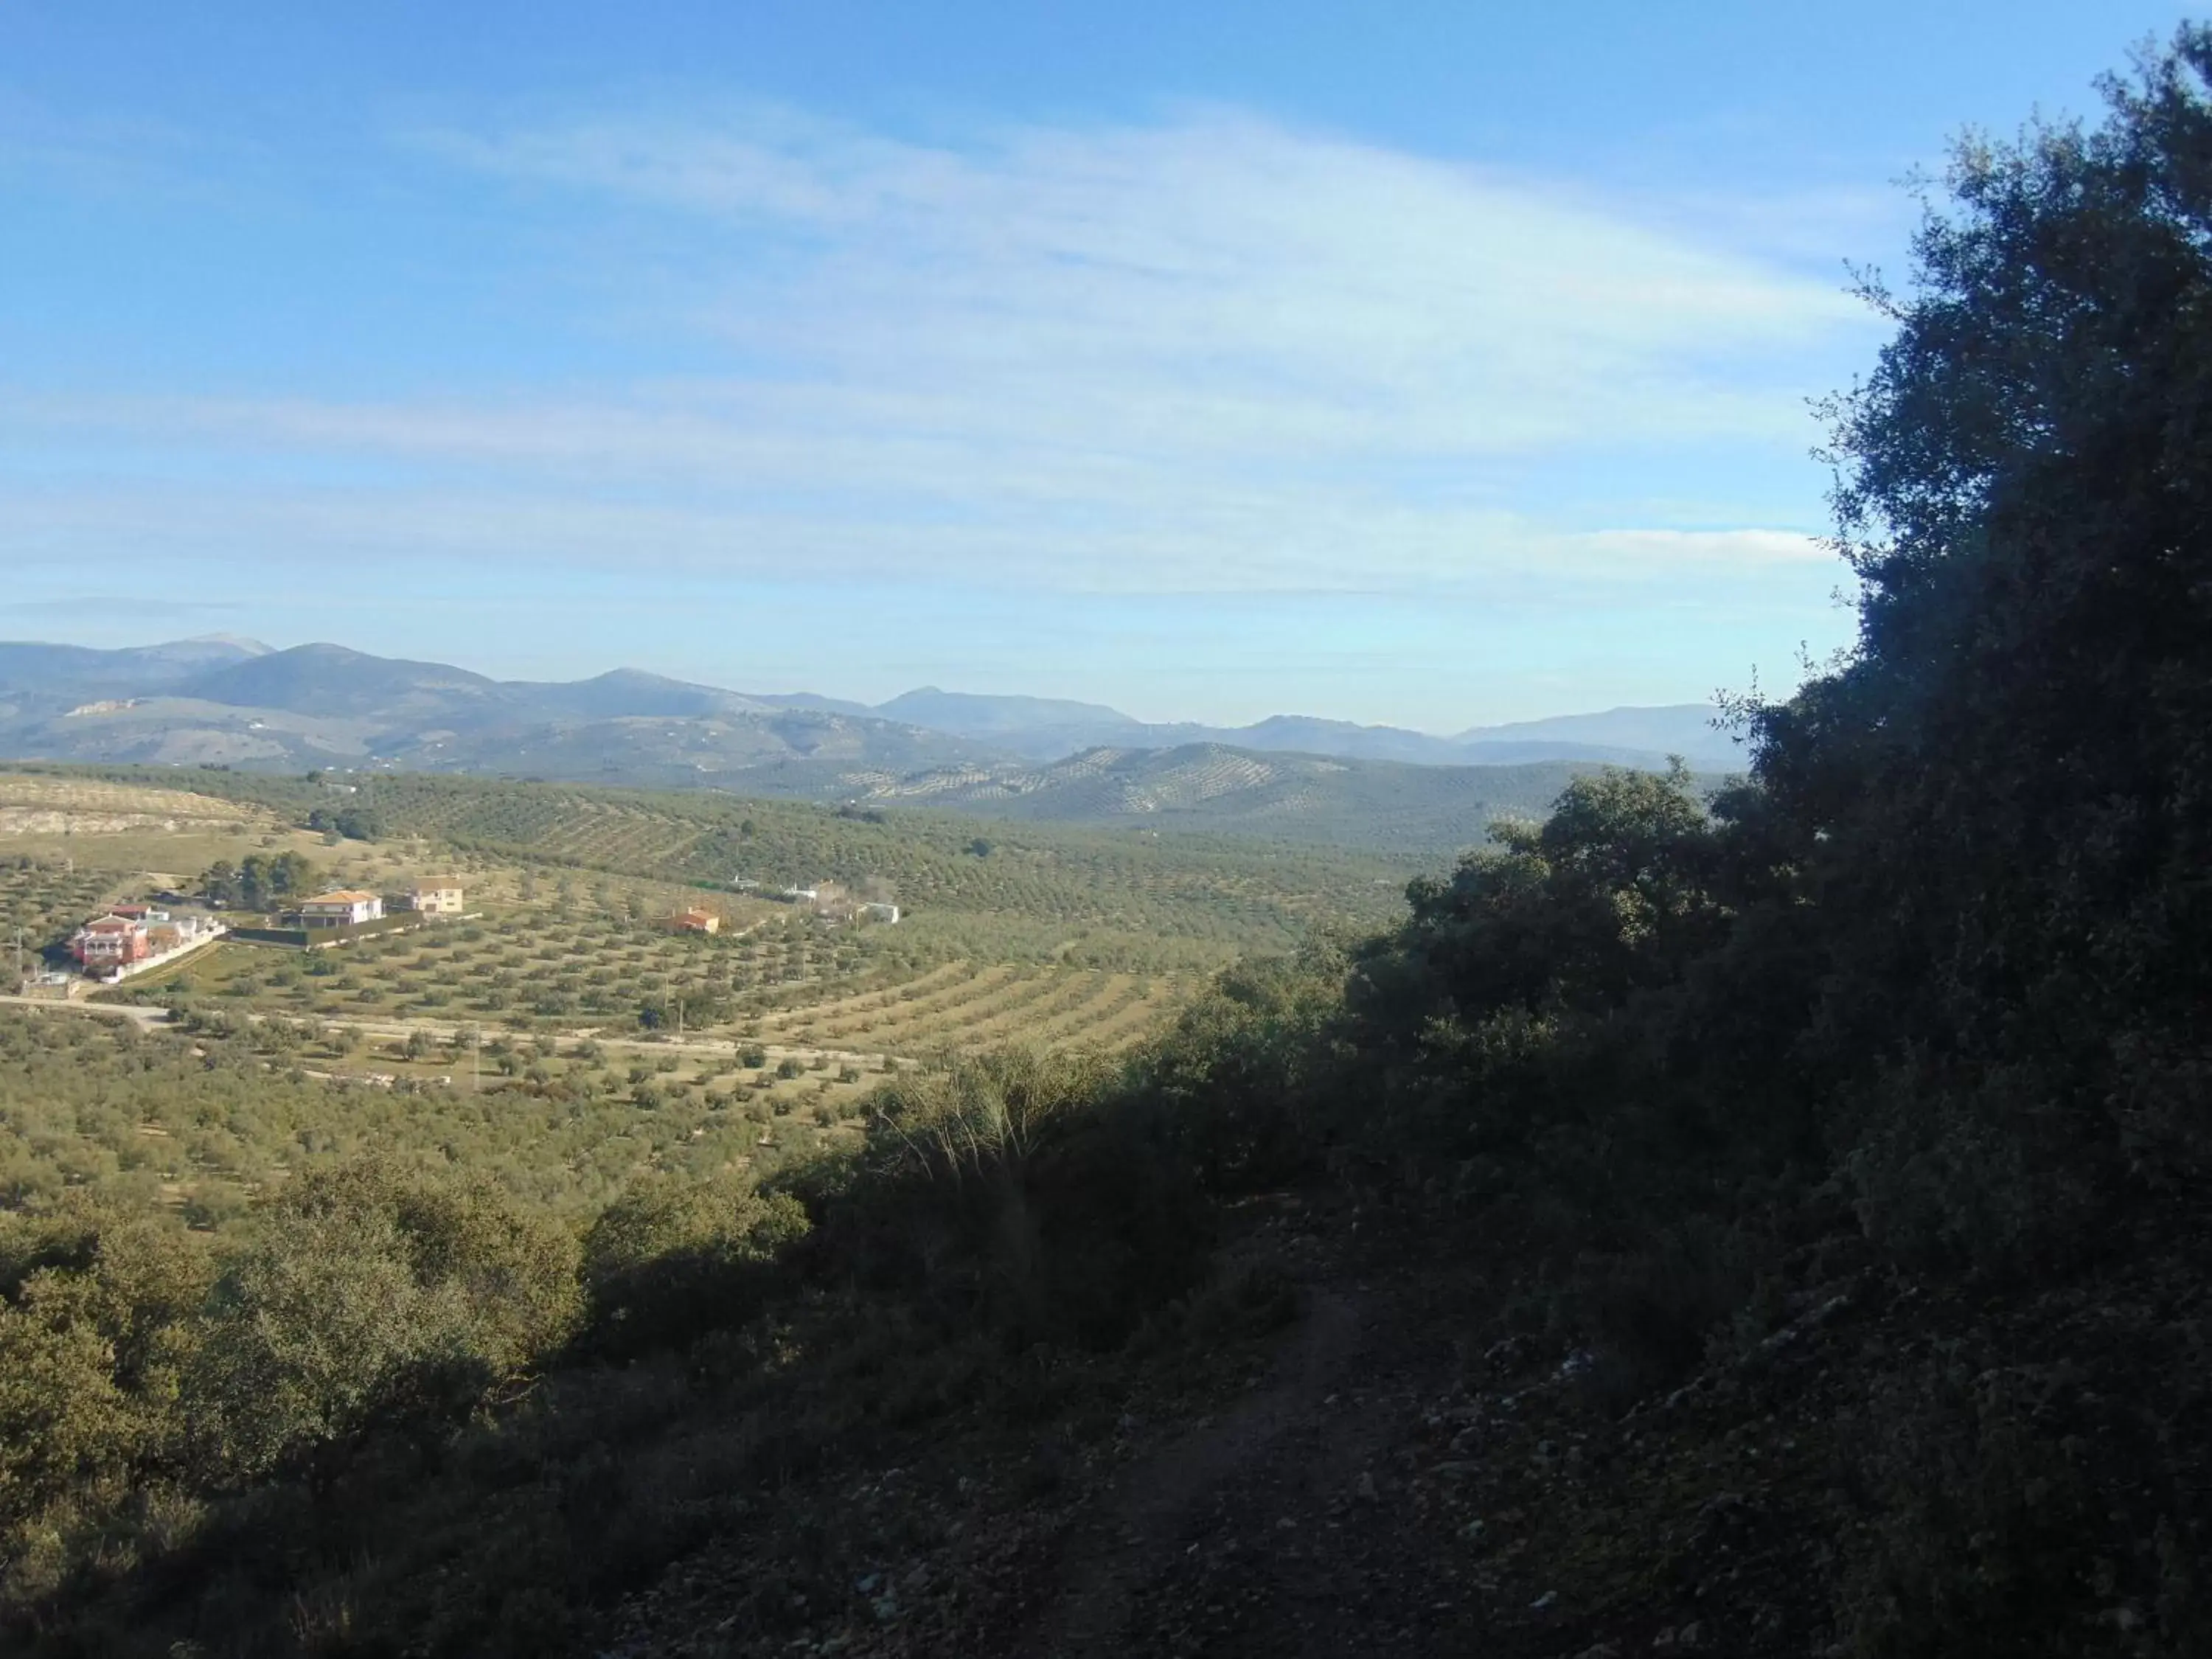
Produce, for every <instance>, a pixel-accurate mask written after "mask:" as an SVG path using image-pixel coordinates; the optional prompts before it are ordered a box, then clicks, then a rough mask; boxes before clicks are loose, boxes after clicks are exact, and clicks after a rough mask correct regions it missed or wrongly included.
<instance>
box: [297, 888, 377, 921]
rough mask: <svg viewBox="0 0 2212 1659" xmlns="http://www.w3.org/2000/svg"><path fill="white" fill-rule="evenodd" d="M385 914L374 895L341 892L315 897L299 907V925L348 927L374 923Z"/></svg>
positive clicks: (353, 891)
mask: <svg viewBox="0 0 2212 1659" xmlns="http://www.w3.org/2000/svg"><path fill="white" fill-rule="evenodd" d="M383 914H384V901H383V900H382V899H380V898H379V897H377V896H376V895H375V894H374V893H362V892H356V891H355V890H353V889H351V888H340V889H339V890H337V892H335V893H318V894H316V895H315V896H314V897H313V898H311V899H308V900H306V901H305V902H302V903H301V906H300V925H301V927H357V926H359V925H360V924H361V923H362V922H364V921H376V920H377V919H378V918H379V917H380V916H381V915H383Z"/></svg>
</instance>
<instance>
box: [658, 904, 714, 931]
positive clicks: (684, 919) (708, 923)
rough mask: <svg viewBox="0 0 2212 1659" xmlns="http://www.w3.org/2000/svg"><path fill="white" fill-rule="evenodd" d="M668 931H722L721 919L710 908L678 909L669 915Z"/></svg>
mask: <svg viewBox="0 0 2212 1659" xmlns="http://www.w3.org/2000/svg"><path fill="white" fill-rule="evenodd" d="M668 931H669V932H671V933H720V932H721V931H722V919H721V917H720V916H718V915H715V914H714V912H713V911H712V910H700V909H690V910H678V912H677V913H676V914H675V915H672V916H671V917H669V919H668Z"/></svg>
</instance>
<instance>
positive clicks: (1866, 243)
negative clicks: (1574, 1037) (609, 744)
mask: <svg viewBox="0 0 2212 1659" xmlns="http://www.w3.org/2000/svg"><path fill="white" fill-rule="evenodd" d="M2181 15H2182V13H2181V12H2180V10H2179V9H2176V8H2172V7H2169V6H2165V5H2157V4H2149V3H2139V0H2108V3H2104V4H2101V5H2097V6H2088V5H2082V4H2080V3H2065V4H2062V3H2048V0H2026V3H2006V4H1996V3H1955V4H1954V3H1942V0H1929V3H1920V4H1911V5H1908V4H1901V3H1891V0H1875V3H1870V4H1861V5H1858V6H1856V7H1852V8H1848V9H1814V8H1804V7H1784V6H1777V5H1774V4H1771V3H1759V4H1750V3H1742V4H1739V3H1712V4H1696V3H1685V4H1682V5H1677V6H1667V7H1657V6H1652V5H1650V4H1649V3H1642V4H1635V5H1628V4H1611V3H1606V4H1592V5H1584V6H1581V7H1577V8H1563V7H1551V6H1546V7H1539V6H1534V5H1522V6H1515V7H1506V6H1499V5H1480V4H1470V3H1465V0H1462V3H1457V4H1450V5H1444V4H1437V5H1422V4H1411V3H1402V4H1384V5H1370V6H1358V7H1354V6H1347V5H1342V4H1338V5H1329V6H1323V5H1318V4H1310V3H1293V0H1269V3H1267V4H1264V5H1262V4H1248V3H1243V0H1230V3H1218V0H1217V3H1212V4H1209V5H1206V6H1204V7H1193V6H1189V5H1188V4H1175V5H1169V4H1158V3H1152V0H1116V3H1113V4H1091V3H1081V4H1060V5H1055V6H1052V7H1040V6H1036V5H1033V4H1032V5H1024V6H1016V5H1011V4H983V3H968V4H957V5H954V4H937V3H911V0H910V3H899V4H893V3H888V0H886V3H874V4H857V3H836V0H815V3H810V4H807V5H805V6H796V5H791V6H778V7H773V8H772V7H768V6H764V5H760V4H757V3H756V4H751V5H732V4H729V3H720V4H714V3H651V0H633V3H627V4H623V5H619V6H617V5H613V4H604V5H597V4H594V5H587V4H580V3H562V0H539V3H535V4H531V5H527V6H526V5H520V4H507V3H499V0H494V3H475V4H471V5H468V6H455V5H453V4H451V3H442V4H438V5H428V4H412V3H387V4H383V5H379V6H375V7H360V8H344V9H341V8H336V7H320V6H299V5H292V6H280V5H276V4H273V3H263V4H258V5H251V6H249V5H242V4H231V3H222V0H212V3H203V4H200V5H197V6H194V7H190V8H184V7H177V6H173V5H155V4H151V3H141V4H131V5H122V4H108V3H101V0H65V3H64V0H51V3H43V4H42V3H21V0H0V636H9V637H16V638H47V639H68V640H75V641H82V642H84V643H88V644H101V645H113V644H125V643H138V642H143V641H148V640H151V639H154V638H159V637H168V636H173V635H183V634H194V633H204V632H215V631H224V632H234V633H240V634H248V635H256V636H258V637H261V638H264V639H266V640H268V641H270V642H272V643H275V644H278V645H289V644H295V643H299V642H301V641H307V640H311V639H335V640H337V641H342V642H344V643H348V644H352V645H356V646H358V647H362V648H365V649H369V650H374V651H379V652H382V653H390V654H401V655H412V656H423V657H432V658H437V659H447V660H453V661H458V662H461V663H464V664H465V665H469V666H471V667H476V668H479V669H482V670H483V671H489V672H493V673H499V674H507V675H515V676H529V677H532V678H544V677H554V676H561V677H567V676H572V675H581V674H586V673H593V672H598V671H601V670H604V669H605V668H609V667H611V666H614V665H617V664H624V663H627V664H634V665H639V666H642V667H647V668H652V669H655V670H658V671H663V672H667V673H673V674H678V675H682V676H684V677H687V678H700V679H705V680H709V681H712V682H714V683H716V684H727V685H732V686H737V687H739V688H741V689H750V690H790V689H802V688H803V689H808V690H820V691H824V692H829V693H832V694H836V695H842V696H859V697H865V698H868V699H870V700H874V699H879V698H882V697H884V696H890V695H891V694H893V693H895V692H896V691H898V690H903V689H905V688H907V687H908V686H911V685H915V684H921V683H925V682H927V683H934V684H940V685H945V686H948V687H955V688H958V689H963V690H989V691H1017V690H1019V691H1030V692H1035V693H1039V694H1045V695H1054V696H1078V697H1085V698H1090V699H1094V700H1097V701H1103V702H1112V703H1114V704H1115V705H1117V706H1119V707H1121V708H1127V710H1129V711H1130V712H1132V713H1133V714H1139V715H1141V716H1144V717H1147V718H1154V719H1176V718H1188V719H1205V720H1249V719H1253V718H1256V717H1258V716H1261V715H1263V714H1270V713H1275V712H1297V713H1311V714H1328V715H1334V716H1338V717H1342V718H1350V719H1358V720H1378V721H1381V720H1387V721H1391V722H1395V723H1399V724H1405V725H1411V726H1420V727H1424V728H1426V729H1431V730H1437V731H1452V730H1457V729H1459V728H1462V727H1464V726H1469V725H1474V724H1479V723H1487V722H1490V721H1494V720H1512V719H1519V718H1524V717H1528V716H1533V715H1538V714H1551V713H1562V712H1568V711H1571V710H1577V709H1583V708H1602V707H1607V706H1611V705H1613V704H1618V703H1629V702H1643V703H1650V702H1683V701H1689V700H1692V699H1696V698H1699V697H1702V696H1706V695H1708V694H1710V693H1711V692H1712V691H1714V690H1717V689H1721V688H1729V689H1741V688H1742V687H1744V686H1746V685H1747V684H1749V683H1750V682H1751V681H1752V679H1753V676H1754V674H1756V676H1757V678H1758V680H1759V684H1762V685H1763V686H1766V687H1769V688H1772V687H1776V686H1780V685H1786V684H1788V683H1790V681H1791V680H1792V679H1794V678H1795V676H1796V672H1797V663H1798V661H1799V659H1800V655H1801V652H1803V651H1809V652H1810V653H1813V654H1814V655H1815V656H1818V655H1820V654H1822V653H1826V652H1827V651H1829V650H1831V649H1832V648H1834V647H1836V646H1837V645H1838V644H1839V643H1840V642H1841V641H1844V639H1846V638H1847V637H1848V635H1849V617H1848V614H1847V613H1845V612H1844V611H1841V610H1839V609H1838V606H1837V605H1836V603H1835V600H1834V595H1835V592H1836V590H1837V588H1838V585H1839V582H1840V581H1841V580H1842V574H1843V573H1842V571H1841V569H1840V568H1839V567H1838V565H1837V563H1836V562H1834V561H1833V560H1832V558H1831V557H1829V556H1827V555H1826V554H1825V553H1824V552H1823V551H1822V550H1820V547H1819V545H1818V544H1817V540H1816V538H1817V537H1818V536H1819V534H1820V532H1821V530H1822V528H1823V526H1824V523H1825V516H1826V515H1825V507H1824V504H1823V499H1822V498H1823V494H1824V491H1825V489H1826V483H1827V480H1826V473H1825V471H1823V469H1822V468H1821V467H1820V465H1818V464H1816V463H1815V462H1814V461H1813V460H1812V459H1810V454H1809V452H1810V450H1811V449H1812V447H1814V444H1815V443H1816V442H1817V441H1818V440H1819V436H1820V433H1819V429H1818V428H1817V426H1816V424H1815V423H1814V420H1813V418H1812V416H1810V414H1809V413H1808V410H1807V406H1806V405H1807V400H1808V398H1811V397H1814V396H1817V395H1818V394H1820V393H1822V392H1826V391H1829V390H1832V389H1834V388H1836V387H1838V386H1843V385H1845V384H1847V383H1848V382H1849V380H1850V378H1851V376H1852V375H1853V374H1854V373H1855V372H1857V370H1859V369H1861V368H1863V367H1864V366H1865V365H1866V364H1867V363H1868V362H1869V361H1870V360H1871V357H1872V354H1873V352H1874V350H1875V348H1876V346H1877V345H1878V344H1879V342H1880V339H1881V334H1880V331H1879V330H1878V328H1877V326H1876V325H1875V322H1874V320H1873V319H1871V318H1869V316H1868V315H1867V314H1866V313H1864V312H1863V310H1862V308H1861V307H1858V306H1857V304H1856V302H1854V301H1851V300H1850V298H1849V297H1848V296H1847V295H1845V293H1844V285H1845V281H1846V277H1845V270H1844V265H1845V262H1846V261H1857V262H1869V263H1873V264H1879V265H1881V266H1883V267H1884V268H1886V269H1887V270H1892V271H1896V270H1899V267H1900V266H1901V264H1902V250H1903V247H1904V244H1905V237H1906V235H1907V234H1908V232H1909V230H1910V227H1911V221H1912V215H1913V211H1914V210H1913V208H1912V204H1911V200H1910V198H1909V197H1908V196H1907V195H1906V194H1905V192H1904V191H1902V190H1900V189H1899V183H1898V181H1899V179H1901V178H1903V177H1904V176H1905V174H1906V173H1909V172H1911V170H1912V169H1914V168H1916V167H1940V165H1941V162H1942V155H1943V150H1944V146H1945V144H1946V143H1947V141H1948V138H1949V137H1951V136H1952V135H1954V133H1956V132H1957V131H1959V130H1960V128H1961V127H1963V126H1966V125H1982V126H1985V127H1990V128H1993V129H1995V130H1996V131H2002V132H2008V131H2011V130H2013V129H2014V128H2015V126H2016V125H2018V123H2019V122H2020V121H2021V119H2022V118H2025V117H2026V116H2027V114H2028V113H2029V112H2031V111H2033V110H2034V109H2036V108H2039V107H2040V108H2042V109H2044V110H2045V111H2046V112H2081V113H2089V112H2093V109H2094V107H2095V95H2094V93H2093V88H2092V82H2093V77H2094V76H2096V75H2097V74H2098V73H2099V72H2100V71H2103V70H2111V69H2117V68H2120V67H2122V66H2124V63H2125V60H2126V57H2127V54H2128V52H2129V50H2130V48H2131V47H2132V46H2136V45H2137V44H2139V43H2141V42H2142V41H2143V40H2146V39H2148V38H2149V37H2152V36H2154V35H2155V36H2164V35H2165V34H2166V33H2170V31H2171V29H2172V26H2173V24H2174V23H2175V22H2176V21H2178V20H2179V17H2180V16H2181Z"/></svg>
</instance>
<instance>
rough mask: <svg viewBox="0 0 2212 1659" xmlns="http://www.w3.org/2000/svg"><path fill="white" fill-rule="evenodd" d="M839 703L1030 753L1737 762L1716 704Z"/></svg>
mask: <svg viewBox="0 0 2212 1659" xmlns="http://www.w3.org/2000/svg"><path fill="white" fill-rule="evenodd" d="M824 706H827V705H824ZM836 706H837V707H839V708H842V709H844V710H845V711H846V712H848V713H852V714H874V715H876V716H878V717H879V718H881V719H884V720H902V721H904V722H906V723H907V724H908V725H912V726H924V727H927V729H928V730H930V731H933V732H945V733H947V734H949V735H951V736H954V737H962V738H970V739H972V740H974V741H975V742H977V743H985V744H993V745H994V746H996V747H999V748H1002V749H1006V750H1011V751H1012V752H1013V753H1014V754H1017V755H1019V756H1021V757H1023V758H1024V759H1026V760H1037V761H1051V760H1059V759H1060V758H1062V757H1066V756H1068V755H1073V754H1078V753H1080V752H1081V751H1082V750H1086V749H1094V748H1097V747H1100V746H1102V745H1103V746H1110V747H1114V748H1120V749H1170V748H1180V747H1182V746H1184V745H1186V744H1194V743H1211V744H1227V745H1229V746H1230V747H1231V748H1236V749H1258V750H1267V751H1271V752H1278V753H1293V754H1303V755H1331V756H1334V757H1339V758H1341V759H1352V760H1388V761H1403V762H1406V763H1409V764H1411V765H1415V766H1486V765H1514V764H1526V763H1529V762H1533V761H1552V760H1576V761H1589V762H1591V763H1599V764H1610V765H1617V766H1663V765H1664V764H1665V763H1666V758H1667V757H1668V755H1680V756H1681V757H1683V758H1684V759H1685V760H1686V761H1688V762H1689V763H1691V765H1692V766H1694V767H1699V768H1703V769H1708V770H1716V769H1717V770H1729V769H1735V768H1737V767H1740V766H1741V765H1742V763H1743V760H1742V752H1741V749H1740V748H1739V747H1738V746H1737V744H1735V741H1734V740H1733V739H1732V738H1729V736H1728V735H1727V734H1726V733H1724V732H1719V731H1717V730H1715V729H1714V726H1713V716H1714V714H1716V712H1717V711H1716V710H1715V709H1714V708H1712V706H1711V704H1708V703H1678V704H1674V705H1671V706H1668V707H1664V708H1615V709H1613V710H1610V711H1608V712H1607V713H1605V714H1565V715H1559V716H1557V717H1555V718H1553V719H1550V720H1524V721H1521V722H1519V723H1517V724H1515V725H1510V726H1474V727H1472V728H1471V729H1469V730H1468V731H1465V732H1460V733H1459V734H1457V735H1456V736H1455V737H1449V738H1440V737H1432V736H1431V735H1430V734H1429V733H1427V732H1411V731H1407V729H1405V728H1404V727H1402V726H1357V725H1354V724H1353V723H1352V722H1351V721H1349V720H1321V719H1317V718H1316V717H1314V716H1311V715H1306V714H1275V715H1271V716H1270V717H1269V718H1267V719H1266V720H1261V721H1258V722H1256V723H1255V724H1254V725H1251V726H1201V725H1198V724H1195V723H1194V722H1191V721H1187V720H1181V721H1176V722H1174V723H1172V724H1165V725H1155V724H1149V723H1147V722H1146V721H1143V720H1134V719H1132V718H1131V717H1130V716H1129V715H1127V714H1122V713H1121V711H1120V710H1119V709H1116V708H1107V707H1106V706H1105V705H1104V704H1103V703H1093V702H1063V701H1060V700H1059V699H1055V698H1051V697H998V696H976V695H974V694H972V693H968V692H960V691H940V690H938V689H937V688H936V687H935V686H924V687H922V688H921V690H917V691H908V692H906V693H904V694H902V696H896V697H893V698H892V699H891V700H890V702H882V703H878V704H876V705H875V706H874V707H873V708H868V707H865V706H863V705H860V704H854V703H847V704H840V705H836Z"/></svg>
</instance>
